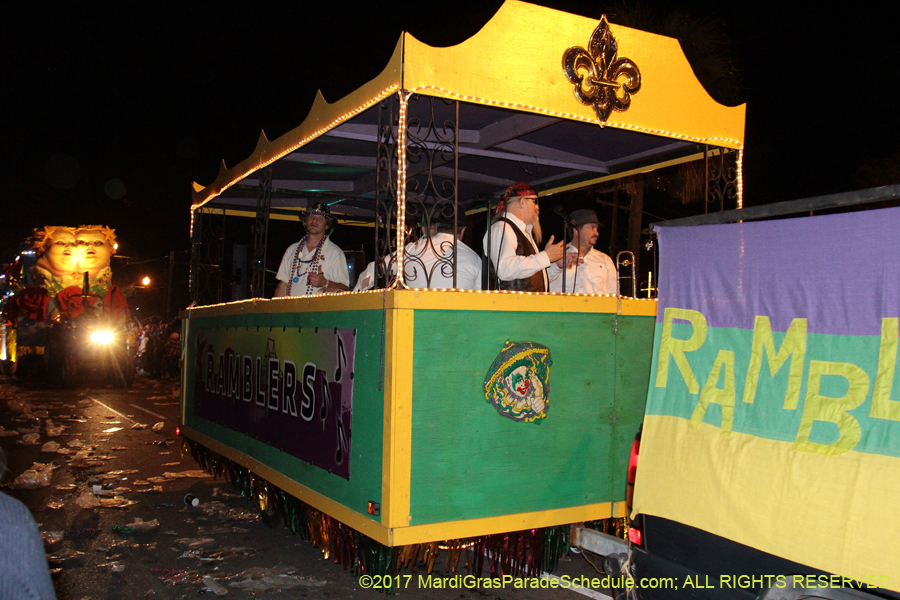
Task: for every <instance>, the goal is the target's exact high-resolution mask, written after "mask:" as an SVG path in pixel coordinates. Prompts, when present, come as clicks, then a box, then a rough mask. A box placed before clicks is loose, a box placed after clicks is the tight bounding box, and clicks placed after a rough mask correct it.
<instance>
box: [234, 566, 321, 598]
mask: <svg viewBox="0 0 900 600" xmlns="http://www.w3.org/2000/svg"><path fill="white" fill-rule="evenodd" d="M295 572H296V569H293V568H291V567H285V566H283V565H276V566H274V567H270V568H265V567H254V568H251V569H247V570H246V571H244V572H243V573H241V574H240V575H239V577H242V578H243V579H242V580H241V581H232V582H231V583H229V584H228V587H230V588H235V589H239V590H241V591H243V592H247V593H251V592H252V593H266V592H276V591H281V590H290V589H293V588H295V587H324V586H325V584H326V583H327V582H326V581H323V580H321V579H313V578H311V577H298V576H296V575H292V574H291V573H295Z"/></svg>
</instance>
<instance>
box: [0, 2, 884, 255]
mask: <svg viewBox="0 0 900 600" xmlns="http://www.w3.org/2000/svg"><path fill="white" fill-rule="evenodd" d="M277 4H278V7H277V9H276V8H270V7H260V6H259V5H258V4H256V5H252V6H251V5H250V4H247V5H246V7H245V8H242V9H239V8H236V7H235V6H233V4H232V3H217V4H209V5H204V6H197V5H195V3H191V2H183V3H181V5H180V6H179V5H172V6H170V7H168V8H162V7H161V6H160V5H156V4H153V3H141V4H138V3H117V4H105V5H103V6H102V7H98V6H95V5H94V4H93V3H66V4H65V5H63V6H57V5H53V4H43V3H15V5H13V4H12V3H3V4H2V5H0V28H2V29H0V49H2V57H0V74H2V75H0V118H2V121H0V123H2V127H0V136H2V144H0V148H2V149H0V151H2V161H0V182H2V184H0V185H2V188H0V207H2V209H0V263H3V262H9V261H10V260H12V258H13V257H14V256H15V254H16V252H17V250H18V249H19V246H20V244H21V242H22V241H23V240H24V239H25V238H26V237H27V236H28V235H29V234H30V233H31V230H32V229H33V228H35V227H40V226H43V225H49V224H66V225H78V224H83V223H91V224H104V225H109V226H111V227H113V228H115V229H116V230H117V232H118V235H119V238H120V242H121V248H120V253H122V254H127V255H129V256H134V257H137V258H141V259H154V258H158V257H163V256H167V255H168V253H169V251H170V250H176V251H178V252H179V257H181V256H185V257H186V255H185V254H182V253H184V252H185V251H186V250H187V248H188V247H189V239H188V227H189V210H188V208H189V206H190V184H191V182H192V181H197V182H199V183H201V184H204V185H206V184H208V183H210V182H211V181H212V180H213V179H214V178H215V175H216V173H217V171H218V168H219V163H220V161H221V160H223V159H224V160H225V162H226V163H227V164H228V165H229V166H230V165H233V164H235V163H236V162H238V161H240V160H243V159H244V158H246V157H247V156H248V155H249V154H250V152H251V151H252V149H253V148H254V146H255V144H256V140H257V138H258V136H259V131H260V129H264V130H265V132H266V134H267V136H268V137H269V139H275V138H277V137H278V136H280V135H282V134H284V133H285V132H286V131H288V130H289V129H291V128H293V127H295V126H297V125H298V124H300V123H301V122H302V121H303V119H304V118H305V117H306V115H307V112H308V110H309V107H310V106H311V103H312V100H313V97H314V94H315V90H316V89H317V88H320V89H322V91H323V93H324V95H325V97H326V99H328V100H330V101H333V100H336V99H337V98H339V97H341V96H343V95H345V94H347V93H349V92H351V91H352V90H354V89H355V88H357V87H358V86H359V85H361V84H362V83H364V82H365V81H367V80H369V79H371V78H372V77H374V76H375V75H377V74H378V73H379V72H380V71H381V69H382V67H383V66H384V65H385V64H386V62H387V60H388V58H389V57H390V54H391V51H392V50H393V48H394V45H395V43H396V41H397V38H398V36H399V35H400V32H401V31H402V30H407V31H410V32H411V33H412V34H413V35H415V36H416V37H418V38H419V39H421V40H423V41H425V42H427V43H429V44H432V45H451V44H455V43H458V42H460V41H462V40H464V39H465V38H467V37H469V36H471V35H472V34H474V33H475V32H477V31H478V29H479V28H480V27H481V25H483V24H484V23H485V22H486V21H487V20H488V19H489V18H490V17H491V16H492V14H493V13H494V12H495V11H496V9H497V8H498V7H499V6H500V2H497V1H493V0H491V1H482V2H475V3H462V2H444V3H441V4H438V3H435V2H416V3H412V2H396V3H389V2H388V3H368V4H369V6H368V7H366V8H358V7H355V6H353V5H352V4H345V3H326V2H321V3H310V2H305V3H300V2H295V3H293V4H288V3H277ZM538 4H543V5H546V6H550V7H553V8H558V9H561V10H565V11H568V12H573V13H577V14H581V15H585V16H589V17H592V18H597V19H599V17H600V15H601V14H603V13H604V12H605V13H608V14H610V15H612V14H614V13H615V11H616V7H617V5H616V4H611V3H608V4H607V5H604V3H603V2H601V1H597V2H576V1H570V2H553V1H546V2H538ZM735 4H736V3H727V2H719V3H712V2H701V1H690V0H688V1H685V2H683V3H682V6H683V7H684V8H685V10H687V11H689V12H692V13H693V14H696V15H698V16H700V17H703V18H707V19H714V20H716V21H718V22H720V23H721V25H722V30H723V31H724V32H725V33H726V34H727V35H728V36H729V38H730V40H731V42H732V44H733V46H732V47H733V51H734V58H735V61H734V62H735V66H736V68H737V70H738V73H739V80H740V83H741V89H740V95H741V96H742V97H743V99H744V100H745V101H746V102H747V106H748V110H747V130H746V147H745V159H744V185H745V188H744V189H745V196H744V198H745V204H746V205H755V204H764V203H768V202H774V201H781V200H791V199H795V198H803V197H808V196H813V195H820V194H827V193H833V192H839V191H845V190H850V189H856V188H860V187H868V186H867V185H866V180H864V179H861V177H860V169H861V167H862V165H864V164H873V161H874V162H877V161H879V160H880V159H886V158H889V157H892V156H895V155H896V154H897V152H898V150H900V141H898V132H900V127H898V125H900V116H898V110H897V108H896V104H897V91H898V90H897V88H898V84H897V74H898V73H900V40H898V38H897V36H896V33H895V30H896V27H897V26H898V23H900V3H893V8H889V9H878V10H875V9H863V8H860V7H859V6H853V7H851V6H849V5H844V12H843V13H841V12H836V11H834V12H828V11H825V10H824V8H823V7H824V5H823V4H816V5H810V6H815V8H814V9H813V10H805V9H801V8H796V7H795V8H790V9H784V8H778V9H775V8H774V5H773V7H772V8H771V9H766V8H765V4H763V3H759V2H745V3H741V4H740V5H735ZM660 5H661V6H663V5H664V6H668V7H672V6H675V2H666V3H664V4H663V3H660ZM162 6H167V5H162ZM641 6H643V7H646V8H647V10H651V9H652V8H653V3H649V2H645V3H643V4H642V5H641ZM865 6H875V5H874V4H866V5H865ZM610 20H611V21H613V22H616V20H615V18H613V17H611V18H610ZM532 33H533V32H529V31H523V32H522V43H523V44H528V43H532V39H533V38H532ZM883 183H884V182H883ZM184 260H186V258H184Z"/></svg>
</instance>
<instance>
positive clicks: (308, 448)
mask: <svg viewBox="0 0 900 600" xmlns="http://www.w3.org/2000/svg"><path fill="white" fill-rule="evenodd" d="M196 344H197V348H196V353H194V356H195V357H196V360H195V363H196V364H194V365H193V368H194V379H193V381H194V406H193V411H194V415H195V416H197V417H201V418H203V419H206V420H208V421H211V422H213V423H217V424H219V425H222V426H224V427H227V428H229V429H232V430H234V431H237V432H238V433H243V434H245V435H248V436H250V437H252V438H255V439H257V440H260V441H262V442H264V443H266V444H268V445H269V446H272V447H274V448H278V449H280V450H282V451H284V452H287V453H288V454H290V455H292V456H295V457H297V458H300V459H302V460H305V461H307V462H309V463H311V464H313V465H315V466H317V467H320V468H322V469H325V470H327V471H329V472H330V473H335V474H337V475H339V476H341V477H343V478H345V479H349V478H350V431H351V424H352V414H353V364H354V354H355V348H356V335H355V330H353V329H337V328H335V329H325V328H303V329H293V328H292V329H290V330H288V329H287V328H276V329H275V330H272V329H271V328H264V330H262V331H261V330H260V329H259V328H257V327H223V328H208V329H200V330H198V332H197V335H196Z"/></svg>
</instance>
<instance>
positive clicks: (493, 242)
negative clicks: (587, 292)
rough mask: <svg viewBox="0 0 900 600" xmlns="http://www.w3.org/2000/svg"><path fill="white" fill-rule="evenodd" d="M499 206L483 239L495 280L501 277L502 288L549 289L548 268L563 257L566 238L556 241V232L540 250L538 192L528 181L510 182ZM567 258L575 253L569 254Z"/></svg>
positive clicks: (514, 289)
mask: <svg viewBox="0 0 900 600" xmlns="http://www.w3.org/2000/svg"><path fill="white" fill-rule="evenodd" d="M497 209H498V216H497V217H496V218H495V220H494V224H493V225H491V228H490V229H489V230H488V232H487V233H485V235H484V240H483V243H484V253H485V256H489V257H490V260H489V261H488V265H489V267H490V269H491V280H492V282H493V281H495V280H499V281H498V283H497V285H498V286H499V289H501V290H513V291H520V292H546V291H547V290H548V284H549V280H548V276H547V268H548V267H549V266H550V264H551V263H554V262H557V261H561V260H562V258H563V254H564V252H563V242H559V243H557V244H554V243H553V236H550V240H549V241H548V242H547V245H546V246H544V250H543V251H540V252H539V251H538V244H539V243H540V242H541V232H540V221H539V219H538V213H539V210H540V207H539V206H538V195H537V192H536V191H535V190H534V188H532V187H531V186H530V185H529V184H527V183H517V184H514V185H511V186H509V188H507V190H506V193H505V194H504V195H503V200H502V201H501V202H500V205H499V206H498V207H497ZM566 260H567V261H570V260H571V261H574V260H576V257H575V256H567V257H566ZM559 267H560V268H562V263H561V262H560V264H559ZM492 286H493V283H492Z"/></svg>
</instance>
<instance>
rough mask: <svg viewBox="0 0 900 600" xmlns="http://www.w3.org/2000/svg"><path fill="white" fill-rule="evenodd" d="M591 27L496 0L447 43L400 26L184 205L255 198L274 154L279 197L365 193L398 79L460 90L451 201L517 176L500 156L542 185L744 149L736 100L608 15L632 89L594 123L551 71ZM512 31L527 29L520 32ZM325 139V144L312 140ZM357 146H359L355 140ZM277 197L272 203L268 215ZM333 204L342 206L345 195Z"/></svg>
mask: <svg viewBox="0 0 900 600" xmlns="http://www.w3.org/2000/svg"><path fill="white" fill-rule="evenodd" d="M598 24H599V23H598V21H597V20H595V19H590V18H586V17H581V16H577V15H572V14H568V13H564V12H560V11H557V10H553V9H549V8H543V7H540V6H535V5H533V4H528V3H525V2H519V1H517V0H507V1H506V2H505V3H504V4H503V6H502V7H501V8H500V10H499V11H498V12H497V13H496V14H495V15H494V17H493V18H492V19H491V20H490V21H489V22H488V23H487V24H485V26H484V27H483V28H482V29H481V31H479V32H478V33H477V34H475V35H474V36H473V37H471V38H469V39H468V40H466V41H464V42H462V43H461V44H458V45H456V46H452V47H448V48H434V47H431V46H428V45H427V44H424V43H422V42H420V41H419V40H417V39H415V38H414V37H413V36H412V35H410V34H409V33H403V34H402V35H401V36H400V39H399V41H398V42H397V46H396V48H395V50H394V53H393V55H392V57H391V59H390V61H389V63H388V65H387V66H386V67H385V69H384V70H383V71H382V72H381V74H380V75H378V77H376V78H375V79H373V80H371V81H369V82H368V83H366V84H365V85H363V86H362V87H360V88H359V89H357V90H356V91H355V92H353V93H351V94H349V95H348V96H346V97H344V98H342V99H340V100H338V101H337V102H334V103H331V104H329V103H328V102H326V101H325V99H324V98H323V97H322V95H321V92H320V93H318V94H317V96H316V99H315V101H314V103H313V106H312V109H311V110H310V113H309V115H308V116H307V118H306V119H305V120H304V121H303V123H302V124H301V125H300V126H298V127H296V128H295V129H293V130H291V131H289V132H288V133H286V134H285V135H283V136H281V137H280V138H278V139H276V140H274V141H269V140H268V139H267V138H266V136H265V133H261V135H260V138H259V141H258V143H257V145H256V149H255V150H254V152H253V154H252V155H251V156H249V157H248V158H247V159H245V160H244V161H242V162H240V163H239V164H237V165H235V166H233V167H232V168H230V169H229V168H227V167H226V166H225V164H224V163H223V164H222V166H221V168H220V171H219V174H218V176H217V177H216V180H215V181H214V182H212V183H211V184H209V185H208V186H205V187H204V186H201V185H199V184H197V183H194V193H193V208H195V209H196V208H199V207H201V206H203V205H205V204H206V203H208V202H210V201H211V200H212V199H214V198H217V197H218V196H220V195H223V192H225V191H226V190H229V188H231V187H232V186H235V184H237V183H238V182H242V183H243V186H240V187H243V190H244V191H240V190H233V191H231V193H229V194H227V195H223V197H222V198H219V199H218V200H217V203H216V204H217V205H221V206H223V207H228V206H229V205H230V206H231V207H232V208H238V207H239V206H244V207H247V208H249V207H250V206H255V204H256V193H255V192H254V191H253V190H252V189H251V187H252V186H255V185H256V184H257V180H251V179H249V178H247V177H248V175H251V174H252V173H254V172H255V171H256V170H258V169H260V168H262V167H265V166H266V165H269V164H271V163H274V162H275V161H279V159H282V158H286V160H287V161H289V162H290V163H291V165H290V166H291V168H290V169H287V168H284V169H280V171H281V172H280V173H279V170H278V169H276V171H275V172H274V173H273V178H274V181H273V184H272V186H273V188H275V189H280V190H282V191H283V192H284V191H293V192H296V194H297V198H295V199H294V202H293V203H291V202H284V203H282V204H281V205H282V206H284V207H287V206H291V205H292V206H302V205H303V203H302V202H298V200H303V199H304V197H306V199H307V200H308V197H307V195H308V194H310V193H316V194H320V193H323V192H324V193H331V194H336V195H341V194H343V195H345V196H346V197H347V198H348V199H353V198H356V199H360V198H365V197H369V198H371V197H374V188H375V183H374V177H373V173H374V171H375V153H374V148H375V144H376V143H377V131H376V128H377V118H376V117H374V116H372V115H373V114H374V113H376V112H377V105H378V104H379V102H381V101H382V100H384V99H385V98H387V97H389V96H391V95H395V94H397V93H398V92H400V91H401V90H405V91H408V92H411V93H414V94H419V95H422V96H430V97H437V98H444V99H450V100H459V101H460V106H461V107H462V108H461V109H460V117H459V128H460V129H459V136H458V140H459V141H458V143H459V155H460V163H459V172H460V182H461V185H460V200H461V201H462V200H463V199H464V198H465V197H466V196H467V195H468V196H472V195H475V194H483V193H492V192H496V191H497V190H502V189H503V188H504V187H505V186H506V185H508V184H509V183H511V182H514V181H516V180H518V179H522V176H521V168H520V169H519V175H518V176H516V175H515V174H514V173H512V172H511V171H510V170H509V169H504V168H503V164H504V163H503V161H506V163H510V162H513V163H515V162H518V163H520V164H529V163H533V164H534V166H535V169H536V170H540V171H541V172H540V173H539V176H536V177H535V178H534V179H533V180H532V182H533V183H535V182H536V183H537V186H538V189H542V190H547V189H551V188H555V189H563V188H564V187H565V186H567V185H568V186H570V187H571V186H573V185H579V183H580V184H584V183H585V182H595V181H601V180H603V179H604V178H613V177H615V176H616V174H619V175H620V176H621V174H622V173H630V172H638V171H646V170H650V169H651V168H655V167H657V166H662V165H665V164H673V161H674V162H684V161H686V160H693V159H696V157H697V153H698V151H699V152H702V148H703V146H704V145H710V146H714V147H720V148H730V149H738V150H740V149H742V148H743V143H744V117H745V112H746V109H745V106H744V105H741V106H737V107H727V106H723V105H721V104H718V103H717V102H715V101H714V100H713V99H712V98H711V97H710V96H709V94H707V93H706V91H705V90H704V89H703V87H702V86H701V85H700V83H699V82H698V81H697V78H696V77H695V76H694V73H693V71H692V69H691V66H690V64H689V63H688V61H687V59H686V58H685V56H684V53H683V52H682V50H681V47H680V45H679V43H678V41H677V40H675V39H673V38H668V37H664V36H660V35H655V34H651V33H647V32H644V31H639V30H636V29H630V28H627V27H621V26H618V25H615V24H609V29H610V31H611V33H612V35H613V37H614V38H615V40H616V43H617V44H618V57H619V58H627V59H629V60H630V61H631V62H632V63H634V64H635V65H636V66H637V68H638V69H639V70H640V77H641V87H640V89H639V90H638V92H636V93H635V94H633V95H632V96H631V103H630V106H629V108H628V109H627V110H625V111H621V112H618V111H613V112H611V113H610V114H609V116H608V118H607V120H606V122H605V124H604V126H603V127H600V119H599V118H598V116H597V113H596V112H595V109H594V107H593V106H591V105H585V104H582V103H581V102H580V101H579V100H578V99H577V98H576V96H575V93H574V86H573V84H572V83H571V82H570V81H569V80H568V79H567V77H566V73H565V72H564V69H563V54H564V53H565V52H566V50H567V49H569V48H571V47H581V48H589V47H590V38H591V35H592V34H593V32H594V30H595V29H596V28H597V27H598ZM523 31H527V32H529V33H528V42H527V43H522V32H523ZM410 105H411V106H412V102H411V103H410ZM325 137H328V138H329V143H327V144H322V143H319V144H317V143H316V142H318V141H320V140H322V139H323V138H325ZM366 143H368V144H369V145H370V146H371V149H372V153H371V154H369V155H366V152H365V151H363V149H362V147H361V146H360V145H362V144H366ZM342 144H343V145H342ZM347 144H349V145H351V146H352V145H353V144H356V145H357V147H347ZM281 162H284V161H281ZM325 167H331V169H328V168H325ZM304 169H305V170H304ZM536 172H537V171H536ZM541 176H543V177H541ZM245 178H246V179H245ZM242 180H243V181H242ZM469 184H471V185H470V187H469V189H467V188H466V187H465V186H466V185H469ZM282 195H283V194H282ZM273 199H274V197H273ZM278 206H279V204H278V203H277V202H276V203H273V207H275V208H276V212H277V207H278ZM346 206H348V207H351V210H350V212H351V213H352V212H353V211H352V202H348V203H347V204H346Z"/></svg>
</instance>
